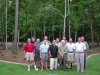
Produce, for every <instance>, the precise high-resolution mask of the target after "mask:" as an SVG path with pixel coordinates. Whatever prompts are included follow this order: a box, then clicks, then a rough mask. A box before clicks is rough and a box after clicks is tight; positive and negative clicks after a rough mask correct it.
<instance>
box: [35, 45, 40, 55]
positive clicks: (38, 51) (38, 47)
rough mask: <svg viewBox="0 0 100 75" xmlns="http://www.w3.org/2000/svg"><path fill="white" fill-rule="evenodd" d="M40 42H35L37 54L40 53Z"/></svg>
mask: <svg viewBox="0 0 100 75" xmlns="http://www.w3.org/2000/svg"><path fill="white" fill-rule="evenodd" d="M39 49H40V43H35V53H36V54H39V53H40V50H39Z"/></svg>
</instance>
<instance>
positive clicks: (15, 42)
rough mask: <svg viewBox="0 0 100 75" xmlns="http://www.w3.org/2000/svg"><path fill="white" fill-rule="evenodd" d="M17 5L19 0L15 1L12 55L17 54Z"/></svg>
mask: <svg viewBox="0 0 100 75" xmlns="http://www.w3.org/2000/svg"><path fill="white" fill-rule="evenodd" d="M18 3H19V0H16V9H15V32H14V49H13V53H14V54H17V37H18V34H17V33H18Z"/></svg>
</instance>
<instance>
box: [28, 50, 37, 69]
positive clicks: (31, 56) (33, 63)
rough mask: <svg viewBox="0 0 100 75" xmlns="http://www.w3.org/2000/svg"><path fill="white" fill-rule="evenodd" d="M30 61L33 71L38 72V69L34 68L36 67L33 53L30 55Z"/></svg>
mask: <svg viewBox="0 0 100 75" xmlns="http://www.w3.org/2000/svg"><path fill="white" fill-rule="evenodd" d="M30 60H31V62H32V65H33V66H34V69H35V70H38V69H37V68H36V65H35V61H34V55H33V52H32V53H30Z"/></svg>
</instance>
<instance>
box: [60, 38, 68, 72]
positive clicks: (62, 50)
mask: <svg viewBox="0 0 100 75" xmlns="http://www.w3.org/2000/svg"><path fill="white" fill-rule="evenodd" d="M61 44H62V45H61V46H60V47H59V49H58V52H59V55H60V56H59V70H61V69H64V70H67V68H66V60H67V54H66V53H67V47H66V45H65V41H64V40H62V41H61ZM62 62H63V65H62Z"/></svg>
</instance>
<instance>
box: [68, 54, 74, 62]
mask: <svg viewBox="0 0 100 75" xmlns="http://www.w3.org/2000/svg"><path fill="white" fill-rule="evenodd" d="M67 61H74V53H67Z"/></svg>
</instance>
